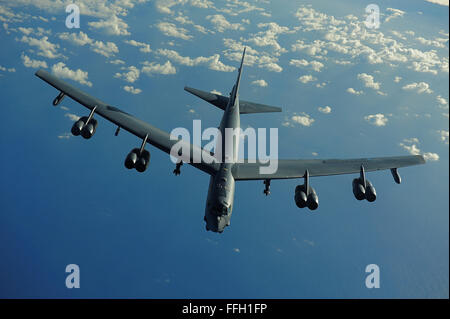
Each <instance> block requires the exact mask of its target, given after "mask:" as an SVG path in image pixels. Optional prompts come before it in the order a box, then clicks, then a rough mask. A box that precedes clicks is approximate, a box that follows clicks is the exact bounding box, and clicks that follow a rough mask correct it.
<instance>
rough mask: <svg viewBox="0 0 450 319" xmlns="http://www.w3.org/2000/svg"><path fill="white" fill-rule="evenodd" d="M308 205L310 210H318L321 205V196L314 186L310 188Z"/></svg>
mask: <svg viewBox="0 0 450 319" xmlns="http://www.w3.org/2000/svg"><path fill="white" fill-rule="evenodd" d="M306 205H308V208H309V209H310V210H316V209H317V207H319V196H317V193H316V190H315V189H314V188H312V187H310V188H309V194H308V200H307V201H306Z"/></svg>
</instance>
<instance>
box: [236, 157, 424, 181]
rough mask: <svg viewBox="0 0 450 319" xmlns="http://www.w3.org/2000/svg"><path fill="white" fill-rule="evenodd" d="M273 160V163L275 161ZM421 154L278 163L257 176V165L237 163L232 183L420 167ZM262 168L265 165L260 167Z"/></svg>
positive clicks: (258, 166) (282, 161)
mask: <svg viewBox="0 0 450 319" xmlns="http://www.w3.org/2000/svg"><path fill="white" fill-rule="evenodd" d="M275 161H276V160H275ZM424 163H425V160H424V158H423V156H422V155H410V156H392V157H374V158H355V159H324V160H321V159H311V160H278V169H277V170H276V172H275V173H274V174H261V173H260V167H261V166H262V165H261V164H259V163H237V164H234V166H233V170H232V172H233V176H234V179H235V180H267V179H269V180H270V179H289V178H301V177H304V176H305V172H306V170H308V172H309V176H327V175H341V174H353V173H359V172H360V170H361V166H363V167H364V170H365V171H366V172H367V171H378V170H385V169H394V168H399V167H406V166H412V165H419V164H424ZM264 166H266V165H264Z"/></svg>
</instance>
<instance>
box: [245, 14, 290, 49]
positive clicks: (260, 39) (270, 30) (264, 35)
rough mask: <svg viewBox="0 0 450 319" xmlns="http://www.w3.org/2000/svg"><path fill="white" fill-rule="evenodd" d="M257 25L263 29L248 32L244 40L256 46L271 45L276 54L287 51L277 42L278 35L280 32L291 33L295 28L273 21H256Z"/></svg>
mask: <svg viewBox="0 0 450 319" xmlns="http://www.w3.org/2000/svg"><path fill="white" fill-rule="evenodd" d="M257 26H258V28H259V29H265V30H262V31H259V32H257V33H255V34H250V35H249V38H248V39H247V40H244V41H246V42H250V43H253V44H254V45H256V46H258V47H271V48H272V49H273V52H274V54H275V55H277V56H278V55H280V54H281V53H285V52H287V50H286V49H285V48H283V47H282V46H281V45H280V44H279V43H278V36H279V35H280V34H288V33H293V32H295V30H291V29H289V28H288V27H283V26H280V25H278V24H277V23H275V22H269V23H258V25H257Z"/></svg>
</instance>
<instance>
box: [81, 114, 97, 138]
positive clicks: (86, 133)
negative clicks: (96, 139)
mask: <svg viewBox="0 0 450 319" xmlns="http://www.w3.org/2000/svg"><path fill="white" fill-rule="evenodd" d="M97 125H98V122H97V120H96V119H94V118H92V119H91V120H90V121H89V122H88V123H87V124H85V125H84V126H83V129H82V130H81V136H83V137H84V138H85V139H89V138H91V137H92V136H93V135H94V134H95V130H96V129H97Z"/></svg>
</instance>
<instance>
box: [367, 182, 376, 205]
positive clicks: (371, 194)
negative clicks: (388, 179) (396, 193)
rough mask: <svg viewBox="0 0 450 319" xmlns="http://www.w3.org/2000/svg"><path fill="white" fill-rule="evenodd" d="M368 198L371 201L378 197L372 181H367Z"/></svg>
mask: <svg viewBox="0 0 450 319" xmlns="http://www.w3.org/2000/svg"><path fill="white" fill-rule="evenodd" d="M366 199H367V201H369V202H373V201H375V199H377V192H376V191H375V187H373V185H372V183H371V182H370V181H367V182H366Z"/></svg>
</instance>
